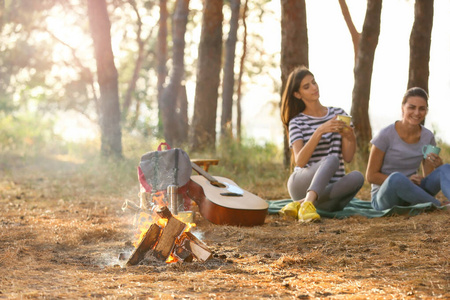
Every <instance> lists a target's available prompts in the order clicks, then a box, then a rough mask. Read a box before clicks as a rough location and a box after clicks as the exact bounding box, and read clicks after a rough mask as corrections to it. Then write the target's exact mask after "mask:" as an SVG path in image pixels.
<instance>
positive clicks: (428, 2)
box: [408, 0, 434, 92]
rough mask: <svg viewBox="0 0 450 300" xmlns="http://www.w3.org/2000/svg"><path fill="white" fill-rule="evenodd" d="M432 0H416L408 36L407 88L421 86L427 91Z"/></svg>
mask: <svg viewBox="0 0 450 300" xmlns="http://www.w3.org/2000/svg"><path fill="white" fill-rule="evenodd" d="M433 4H434V0H416V3H415V5H414V24H413V27H412V30H411V36H410V38H409V75H408V89H409V88H412V87H415V86H417V87H421V88H423V89H424V90H425V91H427V92H428V77H429V75H430V68H429V62H430V47H431V30H432V28H433Z"/></svg>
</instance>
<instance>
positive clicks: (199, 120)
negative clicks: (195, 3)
mask: <svg viewBox="0 0 450 300" xmlns="http://www.w3.org/2000/svg"><path fill="white" fill-rule="evenodd" d="M222 7H223V0H205V1H204V8H203V20H202V32H201V37H200V45H199V54H198V67H197V84H196V87H195V104H194V117H193V121H192V132H191V147H192V150H193V151H198V150H202V149H209V150H214V149H215V143H216V116H217V97H218V89H219V84H220V67H221V58H222V21H223V13H222Z"/></svg>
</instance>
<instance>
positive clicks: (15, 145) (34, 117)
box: [0, 113, 58, 154]
mask: <svg viewBox="0 0 450 300" xmlns="http://www.w3.org/2000/svg"><path fill="white" fill-rule="evenodd" d="M53 125H54V124H53V121H52V120H50V119H45V118H44V117H43V116H42V115H39V114H31V113H28V114H20V115H8V116H4V117H2V118H0V149H1V151H7V152H15V153H22V154H32V153H36V152H38V151H43V150H44V149H45V148H47V145H49V143H50V142H51V141H52V142H57V140H58V137H57V136H55V135H54V134H53Z"/></svg>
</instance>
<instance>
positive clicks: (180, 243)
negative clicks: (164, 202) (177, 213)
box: [126, 206, 211, 266]
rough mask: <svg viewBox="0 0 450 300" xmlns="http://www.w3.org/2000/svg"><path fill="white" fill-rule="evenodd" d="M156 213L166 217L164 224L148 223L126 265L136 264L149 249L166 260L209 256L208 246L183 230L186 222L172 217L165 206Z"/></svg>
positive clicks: (206, 257) (159, 257)
mask: <svg viewBox="0 0 450 300" xmlns="http://www.w3.org/2000/svg"><path fill="white" fill-rule="evenodd" d="M157 214H158V215H159V216H160V217H161V218H164V219H167V224H166V226H164V227H161V226H159V225H158V224H156V223H153V224H152V225H150V227H149V229H148V230H147V232H146V233H145V235H144V237H143V238H142V240H141V242H140V243H139V244H138V245H137V247H136V249H135V250H134V251H133V253H132V254H131V256H130V258H129V259H128V261H127V263H126V265H127V266H132V265H137V264H138V263H139V262H140V261H142V260H143V259H144V257H145V255H146V253H147V252H148V251H151V250H152V251H153V255H154V256H155V257H156V258H158V259H160V260H162V261H166V262H169V261H170V260H175V261H183V262H191V261H192V260H193V259H194V258H196V259H198V260H200V261H206V260H208V259H209V258H210V257H211V251H210V250H209V249H208V247H207V246H206V245H205V244H204V243H203V242H202V241H200V240H199V239H198V238H196V237H195V236H194V235H193V234H192V233H190V232H185V230H186V227H187V224H186V223H183V222H182V221H180V220H178V219H177V218H175V217H173V216H172V213H171V212H170V210H169V208H168V207H167V206H163V207H161V208H160V209H159V210H158V211H157ZM168 260H169V261H168Z"/></svg>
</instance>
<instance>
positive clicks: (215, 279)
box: [0, 158, 450, 299]
mask: <svg viewBox="0 0 450 300" xmlns="http://www.w3.org/2000/svg"><path fill="white" fill-rule="evenodd" d="M19 161H20V160H18V159H14V158H11V159H9V160H3V161H0V172H1V177H0V211H1V213H0V269H1V270H2V271H1V272H0V299H80V298H102V299H264V298H275V299H441V298H442V299H449V298H450V266H449V263H450V250H449V246H450V244H449V240H450V238H449V234H448V230H449V226H448V224H449V212H448V211H443V210H436V211H432V212H427V213H422V214H419V215H417V216H405V215H400V216H391V217H382V218H374V219H368V218H366V217H361V216H353V217H349V218H347V219H343V220H337V219H322V220H321V221H320V222H317V223H310V224H300V223H297V222H296V221H293V220H285V219H283V218H282V217H280V216H278V215H268V216H267V218H266V221H265V224H264V225H262V226H256V227H247V228H240V227H233V226H220V225H214V224H211V223H209V222H208V221H206V220H205V219H203V217H202V216H200V215H198V216H197V217H196V220H195V222H196V224H197V226H196V227H195V228H194V229H193V232H194V233H195V234H196V235H197V236H198V237H200V238H201V240H202V241H203V242H204V243H205V244H206V245H207V246H208V247H209V249H210V250H211V251H212V253H213V255H212V258H211V259H210V260H208V261H206V262H201V261H197V260H194V261H193V262H190V263H187V262H178V263H171V264H168V263H165V262H161V261H157V260H151V259H150V260H146V263H145V264H142V265H138V266H131V267H129V266H128V267H125V266H124V262H123V261H120V260H119V259H118V256H119V254H120V253H123V252H128V253H129V252H131V251H132V249H133V246H132V245H131V242H132V241H133V239H134V238H133V235H134V232H135V229H134V228H133V221H132V220H133V216H132V215H130V214H127V213H124V212H123V211H122V209H121V207H122V204H123V202H124V199H125V198H126V197H128V198H129V199H133V200H136V199H137V195H136V193H135V191H136V186H133V187H130V191H131V192H129V193H128V194H126V195H124V194H123V193H121V194H114V193H110V194H105V193H97V192H95V185H96V182H95V180H93V182H85V181H83V180H82V179H80V178H79V177H78V175H77V174H78V169H77V165H76V164H75V163H72V162H64V161H62V160H48V161H46V160H41V161H39V162H38V163H37V164H36V165H34V164H29V163H20V162H19ZM54 170H58V171H57V172H55V171H54ZM136 183H137V180H136ZM243 188H244V189H245V188H246V187H243ZM251 192H254V193H257V191H251ZM365 193H366V195H367V191H365ZM278 196H279V198H272V199H281V198H283V197H284V198H285V196H286V195H278ZM133 197H135V198H133ZM273 197H277V195H273Z"/></svg>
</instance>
